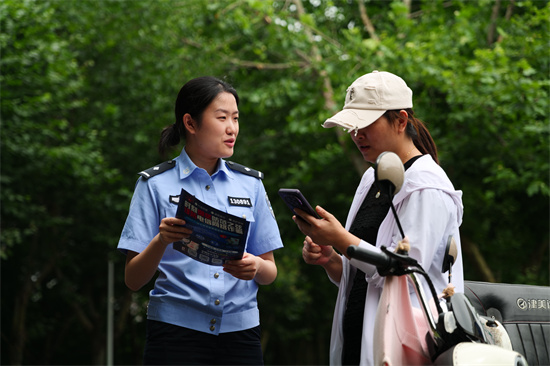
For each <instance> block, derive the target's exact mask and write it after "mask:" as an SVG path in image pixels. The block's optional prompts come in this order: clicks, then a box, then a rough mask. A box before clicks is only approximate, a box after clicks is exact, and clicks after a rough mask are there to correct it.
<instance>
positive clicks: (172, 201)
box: [170, 196, 180, 205]
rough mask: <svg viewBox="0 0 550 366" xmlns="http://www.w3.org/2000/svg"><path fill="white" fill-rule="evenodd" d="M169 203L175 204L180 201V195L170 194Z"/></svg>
mask: <svg viewBox="0 0 550 366" xmlns="http://www.w3.org/2000/svg"><path fill="white" fill-rule="evenodd" d="M170 203H175V204H176V205H177V204H178V203H180V196H170Z"/></svg>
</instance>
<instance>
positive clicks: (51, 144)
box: [0, 0, 550, 364]
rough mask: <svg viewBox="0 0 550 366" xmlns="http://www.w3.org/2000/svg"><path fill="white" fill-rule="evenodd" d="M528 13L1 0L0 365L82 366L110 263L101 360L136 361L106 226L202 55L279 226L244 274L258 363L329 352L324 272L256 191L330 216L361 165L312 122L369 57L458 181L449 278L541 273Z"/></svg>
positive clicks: (383, 4) (321, 357)
mask: <svg viewBox="0 0 550 366" xmlns="http://www.w3.org/2000/svg"><path fill="white" fill-rule="evenodd" d="M549 13H550V6H549V4H548V2H540V1H528V0H525V1H505V0H501V1H483V0H482V1H477V2H462V1H409V0H407V1H363V0H357V1H331V0H308V1H305V0H288V1H262V0H238V1H215V2H212V1H208V0H191V1H190V0H187V1H148V0H147V1H146V0H142V1H126V2H120V1H101V2H93V1H85V2H79V1H63V2H59V1H40V2H38V1H28V0H21V1H15V0H5V1H3V2H1V3H0V26H1V29H2V31H1V33H0V47H1V51H2V58H1V59H0V68H1V69H0V71H1V73H0V82H1V87H2V88H1V89H0V93H1V95H0V96H1V102H0V103H1V104H0V106H1V118H2V125H1V132H2V146H1V149H2V154H1V163H2V174H1V176H0V184H1V188H2V189H1V191H0V198H1V200H2V207H1V214H2V221H1V255H2V263H1V264H2V268H1V270H2V275H3V276H2V277H3V283H2V295H3V304H2V310H3V311H2V324H3V327H2V347H3V349H4V350H5V351H4V352H2V356H1V361H2V363H6V364H8V363H11V364H38V363H40V364H92V363H95V364H103V363H104V362H105V331H106V319H105V316H106V307H107V294H106V287H107V261H109V260H110V261H112V262H114V263H115V268H116V278H115V284H116V287H115V293H116V298H115V302H114V305H115V310H116V324H115V339H116V347H115V351H116V354H115V363H120V364H139V363H140V362H141V353H142V347H143V343H144V335H145V333H144V317H145V308H146V303H147V289H143V290H142V291H139V292H137V293H132V292H131V291H129V290H128V289H126V288H125V286H124V281H123V266H124V257H123V256H122V255H119V254H118V253H117V252H116V249H115V248H116V243H117V241H118V236H119V235H120V231H121V229H122V225H123V223H124V220H125V217H126V214H127V210H128V205H129V200H130V197H131V194H132V189H133V185H134V183H135V180H136V178H137V175H136V172H138V171H140V170H142V169H144V168H147V167H149V166H151V165H153V164H156V163H157V162H159V161H160V159H168V158H169V157H168V156H167V157H159V156H158V155H157V153H156V143H157V141H158V137H159V132H160V130H161V129H162V127H163V126H165V125H167V124H170V123H173V118H174V117H173V113H172V110H173V103H174V100H175V97H176V95H177V91H178V90H179V88H180V87H181V85H182V84H183V83H184V82H185V81H186V80H188V79H189V78H191V77H195V76H199V75H204V74H212V75H216V76H220V77H227V79H228V80H229V81H230V82H231V83H232V84H233V85H234V86H235V87H236V88H237V90H238V91H239V94H240V96H241V99H242V103H241V105H240V110H241V121H242V122H241V123H242V124H241V126H242V127H241V133H240V137H239V141H240V143H239V144H238V147H237V149H236V154H235V156H234V157H233V158H232V160H235V161H238V162H240V163H243V164H245V165H249V166H251V167H253V168H255V169H259V170H262V171H263V172H264V173H265V175H266V178H265V180H264V183H265V186H266V189H267V191H268V193H269V195H270V197H271V202H272V204H273V208H274V211H275V213H276V215H277V218H278V222H279V226H280V229H281V235H282V237H283V239H284V242H285V248H284V249H281V250H279V251H277V252H276V260H277V263H278V267H279V276H278V279H277V281H276V282H275V283H274V284H273V285H271V286H267V287H262V288H261V289H260V293H259V301H260V312H261V318H262V328H263V336H264V337H263V345H264V352H265V360H266V363H267V364H326V363H327V362H328V339H329V335H330V328H331V321H332V320H331V319H332V311H333V306H334V300H335V296H336V287H335V286H334V285H333V284H331V283H330V282H329V281H328V279H327V278H326V275H325V274H324V271H323V270H322V269H321V268H319V267H316V266H308V265H306V264H305V263H303V261H302V259H301V247H302V241H303V235H302V234H301V233H300V232H299V231H298V229H297V228H296V226H295V224H294V223H293V222H292V220H291V219H290V215H289V212H288V209H287V208H286V207H285V206H284V203H283V202H282V201H281V200H280V199H279V198H278V197H277V190H278V188H280V187H297V188H300V189H301V190H302V191H303V192H305V193H306V195H307V196H308V198H310V200H311V201H312V202H313V203H316V204H320V205H322V206H323V207H325V208H326V209H328V210H329V211H331V212H332V213H334V214H335V215H336V217H338V218H339V219H340V220H341V221H342V222H343V221H345V219H346V215H347V210H348V208H349V204H350V202H351V198H352V197H353V193H354V190H355V188H356V186H357V183H358V182H359V179H360V175H361V174H362V173H363V171H364V170H365V169H366V168H367V166H366V165H365V163H364V162H363V161H362V159H361V156H360V154H358V153H357V152H356V150H355V147H354V146H352V144H350V139H349V137H348V136H347V134H345V133H343V132H342V131H340V130H338V129H331V130H324V129H322V128H321V127H320V124H321V123H322V122H323V121H324V120H325V119H326V118H327V117H329V116H330V115H332V114H333V113H334V112H336V111H337V110H338V109H340V108H341V106H342V105H343V99H344V95H345V89H346V88H347V87H348V85H349V84H350V83H351V82H352V81H353V80H354V79H355V78H357V77H358V76H360V75H362V74H364V73H366V72H369V71H371V70H373V69H379V70H387V71H391V72H394V73H396V74H398V75H402V76H403V77H404V79H405V80H407V82H408V83H409V84H410V86H411V88H412V89H413V90H414V92H415V96H414V101H415V111H416V113H417V115H418V116H420V117H421V118H422V119H424V120H425V121H426V122H427V123H428V126H429V128H430V130H431V131H432V135H433V137H434V139H435V141H436V143H437V144H438V146H439V150H440V157H441V161H442V165H443V167H444V168H445V169H446V171H447V172H448V174H449V176H450V178H451V180H452V181H453V182H454V183H455V186H456V187H457V188H458V189H461V190H463V192H464V205H465V216H464V223H463V225H462V228H461V231H462V241H463V249H464V254H465V256H466V257H465V270H466V277H467V278H468V279H472V280H488V281H500V282H513V283H531V284H542V285H548V276H549V274H548V222H549V216H548V214H549V213H548V196H549V192H548V171H549V165H548V163H549V151H548V108H549V106H548V100H549V98H548V91H549V82H548V75H549V65H548V59H549V57H548V56H549V54H548V52H549V51H548V49H547V43H548V39H549V24H548V19H550V17H549V15H550V14H549ZM177 153H179V151H178V149H175V150H174V151H173V152H171V156H174V155H175V154H177ZM171 156H170V157H171ZM495 249H496V250H495ZM509 268H514V269H515V270H513V271H511V270H509ZM7 279H9V280H7ZM151 286H152V284H151ZM44 314H47V316H44ZM83 345H85V346H83ZM73 349H78V350H79V351H78V352H72V351H71V350H73ZM7 350H9V351H7Z"/></svg>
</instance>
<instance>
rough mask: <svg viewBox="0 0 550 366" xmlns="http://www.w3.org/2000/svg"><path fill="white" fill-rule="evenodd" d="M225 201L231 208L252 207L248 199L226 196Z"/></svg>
mask: <svg viewBox="0 0 550 366" xmlns="http://www.w3.org/2000/svg"><path fill="white" fill-rule="evenodd" d="M227 199H228V200H229V204H230V205H231V206H242V207H252V201H251V200H250V198H244V197H231V196H227Z"/></svg>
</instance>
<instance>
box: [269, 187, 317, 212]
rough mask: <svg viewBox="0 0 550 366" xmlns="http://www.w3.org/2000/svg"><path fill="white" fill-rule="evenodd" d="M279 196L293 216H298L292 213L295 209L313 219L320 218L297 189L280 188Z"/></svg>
mask: <svg viewBox="0 0 550 366" xmlns="http://www.w3.org/2000/svg"><path fill="white" fill-rule="evenodd" d="M279 196H281V198H282V199H283V201H285V203H286V205H287V206H288V207H289V208H290V210H291V211H292V213H293V214H294V215H297V216H299V215H298V214H297V213H296V211H294V209H295V208H299V209H300V210H302V211H305V212H306V213H308V214H310V215H311V216H313V217H315V218H318V219H320V218H321V216H319V214H318V213H317V212H316V211H315V210H314V209H313V207H311V205H310V204H309V202H308V201H307V200H306V198H305V197H304V195H303V194H302V192H300V190H299V189H292V188H281V189H279Z"/></svg>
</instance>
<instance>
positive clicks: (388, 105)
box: [294, 71, 464, 365]
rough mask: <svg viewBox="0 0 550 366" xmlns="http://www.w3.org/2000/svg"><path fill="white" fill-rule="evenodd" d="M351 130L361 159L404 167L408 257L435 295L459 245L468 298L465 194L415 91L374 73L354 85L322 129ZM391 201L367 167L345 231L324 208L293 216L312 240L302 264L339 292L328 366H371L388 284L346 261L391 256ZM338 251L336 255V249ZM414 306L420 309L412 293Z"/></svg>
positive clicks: (457, 270)
mask: <svg viewBox="0 0 550 366" xmlns="http://www.w3.org/2000/svg"><path fill="white" fill-rule="evenodd" d="M334 126H339V127H343V128H346V129H348V131H349V132H350V136H351V138H352V140H353V141H354V142H355V144H356V145H357V147H358V149H359V151H360V152H361V154H362V155H363V157H364V159H365V160H366V161H368V162H370V163H374V162H375V161H376V159H377V157H378V156H379V155H380V154H381V153H382V152H384V151H392V152H394V153H396V154H397V155H398V156H399V157H400V158H401V160H402V161H403V164H404V167H405V181H404V184H403V187H402V188H401V190H400V191H399V193H398V194H397V195H395V197H393V200H392V201H393V204H394V205H395V208H396V211H397V214H398V216H399V220H400V222H401V225H402V227H403V231H404V232H405V234H406V235H407V238H408V239H409V242H410V245H411V249H410V252H409V255H410V256H411V257H413V258H415V259H416V260H417V261H418V262H419V263H420V264H421V265H422V266H423V268H424V269H425V270H426V271H427V272H428V274H429V275H430V277H431V279H432V280H433V282H434V285H435V289H436V291H437V292H441V291H442V290H443V289H444V288H445V287H446V285H447V281H448V279H447V275H446V274H444V273H441V268H442V261H443V254H444V250H445V247H446V243H447V238H448V237H449V235H452V236H453V237H454V238H455V240H456V242H457V244H458V249H459V250H458V253H459V255H458V258H457V260H456V262H455V264H454V266H453V284H454V285H455V287H456V288H455V290H456V291H458V292H463V286H464V285H463V269H462V255H461V254H460V253H461V252H460V235H459V226H460V224H461V222H462V213H463V206H462V200H461V197H462V192H461V191H457V190H455V189H454V187H453V184H452V183H451V181H450V180H449V178H448V177H447V175H446V174H445V172H444V171H443V169H442V168H441V167H440V166H439V162H438V157H437V149H436V146H435V143H434V142H433V140H432V138H431V136H430V133H429V132H428V130H427V128H426V127H425V125H424V124H423V123H422V121H420V120H419V119H417V118H415V117H414V112H413V110H412V91H411V89H410V88H409V87H408V86H407V85H406V83H405V82H404V81H403V79H401V78H400V77H398V76H396V75H394V74H391V73H388V72H378V71H373V72H372V73H369V74H366V75H363V76H362V77H360V78H358V79H357V80H355V81H354V82H353V83H352V85H351V86H350V87H349V88H348V89H347V94H346V102H345V106H344V109H343V110H342V111H341V112H339V113H337V114H336V115H334V116H333V117H331V118H329V119H327V120H326V121H325V123H324V124H323V127H325V128H329V127H334ZM390 200H391V198H390V196H389V195H388V194H387V192H384V188H383V187H382V186H380V187H379V186H378V185H377V184H376V183H375V181H374V169H373V168H369V169H368V170H367V171H366V172H365V173H364V175H363V178H362V179H361V183H360V184H359V187H358V188H357V191H356V193H355V197H354V199H353V202H352V205H351V208H350V212H349V215H348V218H347V221H346V225H345V227H344V226H342V225H341V224H340V222H338V220H337V219H336V218H335V217H334V216H333V215H332V214H330V213H329V212H327V211H326V210H324V209H323V208H321V207H319V206H317V207H316V211H317V212H318V213H319V215H320V216H321V217H322V219H321V220H318V219H315V218H314V217H312V216H309V215H307V214H305V213H302V212H300V216H301V217H303V219H301V218H300V217H298V216H295V217H294V220H295V221H296V223H297V225H298V227H299V228H300V230H301V231H302V232H303V233H304V234H305V235H307V236H306V238H305V241H304V247H303V251H302V254H303V258H304V260H305V262H306V263H309V264H316V265H321V266H323V267H324V268H325V270H326V272H327V274H328V276H329V278H330V280H331V281H332V282H333V283H334V284H336V285H337V286H338V287H339V291H338V298H337V302H336V308H335V312H334V319H333V324H332V335H331V345H330V363H331V365H341V364H343V365H372V364H373V337H375V336H376V335H375V334H373V333H374V323H375V316H376V310H377V307H378V302H379V299H380V295H381V293H382V288H383V285H384V277H381V276H379V275H378V273H377V271H376V268H375V267H374V266H372V265H369V264H367V263H364V262H360V261H357V260H355V259H352V260H349V259H348V258H347V257H346V256H345V255H341V254H339V253H346V250H347V248H348V246H350V245H357V246H360V247H362V248H364V249H366V250H371V251H375V252H380V247H381V246H382V245H384V246H386V247H388V248H389V249H391V250H393V249H394V248H395V247H396V246H397V242H398V241H399V240H401V239H402V238H401V234H400V232H399V229H398V226H397V224H396V222H395V219H394V217H393V215H392V213H391V212H390V202H391V201H390ZM335 249H336V250H335ZM411 298H412V300H413V304H416V305H418V303H417V301H416V298H415V295H414V294H413V293H412V292H411Z"/></svg>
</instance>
